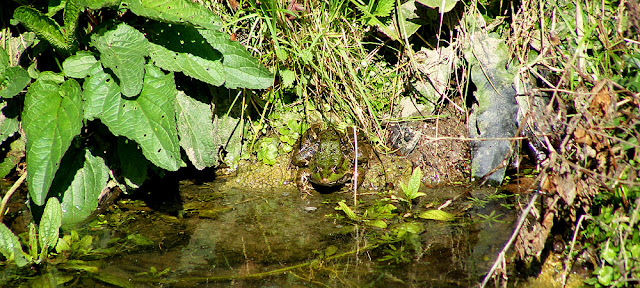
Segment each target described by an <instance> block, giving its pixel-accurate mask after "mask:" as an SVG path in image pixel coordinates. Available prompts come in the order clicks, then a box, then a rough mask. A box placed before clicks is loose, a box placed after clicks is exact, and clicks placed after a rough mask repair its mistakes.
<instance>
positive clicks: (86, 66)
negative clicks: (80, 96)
mask: <svg viewBox="0 0 640 288" xmlns="http://www.w3.org/2000/svg"><path fill="white" fill-rule="evenodd" d="M101 68H102V67H101V66H100V63H98V60H96V57H93V54H91V52H88V51H80V52H78V53H76V55H73V56H71V57H69V58H67V59H65V60H64V62H62V71H63V72H64V75H66V76H67V77H71V78H84V77H87V76H88V75H89V74H92V71H94V72H95V71H96V70H99V69H101Z"/></svg>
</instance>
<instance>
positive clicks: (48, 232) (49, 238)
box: [38, 197, 62, 253]
mask: <svg viewBox="0 0 640 288" xmlns="http://www.w3.org/2000/svg"><path fill="white" fill-rule="evenodd" d="M61 225H62V207H60V202H59V201H58V198H56V197H51V198H49V200H47V205H46V206H45V207H44V212H43V213H42V219H40V226H39V229H38V234H39V236H40V237H38V240H40V248H41V249H42V252H43V253H47V251H48V249H50V248H54V247H56V242H58V236H59V235H60V226H61Z"/></svg>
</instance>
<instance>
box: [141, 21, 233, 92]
mask: <svg viewBox="0 0 640 288" xmlns="http://www.w3.org/2000/svg"><path fill="white" fill-rule="evenodd" d="M142 32H144V33H145V35H148V36H147V37H148V39H149V41H151V42H152V43H151V44H150V46H149V51H150V53H149V56H151V59H152V60H153V61H154V62H155V64H156V65H157V66H158V67H160V68H162V69H166V70H170V71H174V72H183V73H184V74H185V75H187V76H190V77H193V78H196V79H198V80H201V81H203V82H206V83H209V84H211V85H214V86H220V85H222V84H223V83H224V79H225V78H224V73H225V72H224V68H223V67H222V54H220V52H218V51H217V50H215V49H213V47H211V45H209V43H208V42H207V41H206V40H205V39H204V38H203V37H202V35H200V33H199V32H198V30H197V29H196V28H193V27H190V26H184V25H176V24H173V25H168V24H165V23H157V24H154V25H147V26H145V28H144V30H143V31H142Z"/></svg>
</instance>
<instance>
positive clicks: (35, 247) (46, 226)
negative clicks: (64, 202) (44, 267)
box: [0, 198, 62, 267]
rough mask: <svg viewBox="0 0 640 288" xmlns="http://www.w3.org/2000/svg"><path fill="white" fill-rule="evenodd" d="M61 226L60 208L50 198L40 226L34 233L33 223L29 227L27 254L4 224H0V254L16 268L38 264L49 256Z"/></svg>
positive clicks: (58, 203)
mask: <svg viewBox="0 0 640 288" xmlns="http://www.w3.org/2000/svg"><path fill="white" fill-rule="evenodd" d="M61 225H62V207H61V206H60V202H58V199H56V198H50V199H49V200H48V201H47V205H46V206H45V208H44V212H43V214H42V219H41V220H40V226H39V228H38V232H37V233H36V227H35V225H34V224H33V223H31V224H30V225H29V235H28V237H29V238H28V239H27V242H28V253H25V252H24V250H22V245H21V243H20V240H19V239H18V237H17V236H16V235H15V234H13V232H11V230H9V228H8V227H7V226H5V225H4V223H0V253H2V256H4V257H5V258H6V259H7V260H8V261H9V262H14V263H15V264H16V265H17V266H18V267H23V266H26V265H31V264H40V263H42V261H44V260H45V259H47V258H48V257H49V256H50V254H49V253H50V252H51V251H52V250H53V248H55V247H56V243H58V235H59V231H60V226H61Z"/></svg>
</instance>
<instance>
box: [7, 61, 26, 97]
mask: <svg viewBox="0 0 640 288" xmlns="http://www.w3.org/2000/svg"><path fill="white" fill-rule="evenodd" d="M29 81H31V77H29V73H27V71H26V70H24V68H22V67H9V68H7V69H6V70H5V71H4V73H2V76H0V87H1V88H0V98H11V97H13V96H16V95H18V94H19V93H20V92H22V89H24V87H27V84H29Z"/></svg>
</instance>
